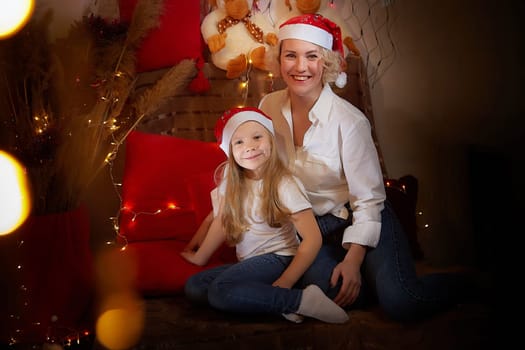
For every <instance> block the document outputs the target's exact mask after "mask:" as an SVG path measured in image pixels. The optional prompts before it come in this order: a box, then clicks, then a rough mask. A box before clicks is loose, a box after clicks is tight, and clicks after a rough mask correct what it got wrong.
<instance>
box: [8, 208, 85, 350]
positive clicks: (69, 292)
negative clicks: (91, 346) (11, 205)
mask: <svg viewBox="0 0 525 350" xmlns="http://www.w3.org/2000/svg"><path fill="white" fill-rule="evenodd" d="M1 238H2V239H1V240H0V254H1V255H2V257H3V258H4V259H5V261H6V262H7V265H6V266H5V267H4V268H6V269H7V270H8V271H7V274H3V276H2V279H3V282H4V283H5V284H6V286H7V287H8V288H9V289H8V290H7V294H8V295H7V298H8V300H9V304H8V307H7V308H8V310H7V311H8V313H5V314H4V313H3V312H2V318H3V317H4V315H8V314H9V315H16V316H18V317H19V319H10V320H8V321H7V324H3V323H2V324H1V325H2V327H0V329H1V332H0V333H1V337H2V339H1V341H5V340H6V339H8V337H9V336H14V338H15V339H17V341H18V342H20V343H43V342H44V341H46V338H47V337H49V338H50V339H54V340H56V341H58V342H60V341H62V340H64V338H65V337H67V336H70V335H71V334H73V335H74V334H75V332H81V331H83V330H84V329H85V328H86V327H87V328H88V329H89V328H91V326H92V325H91V324H90V323H91V321H92V318H91V316H92V315H91V312H92V309H91V308H92V301H93V300H92V298H93V295H94V284H93V257H92V254H91V250H90V244H89V215H88V212H87V209H86V208H85V207H81V208H79V209H76V210H72V211H69V212H64V213H58V214H49V215H42V216H29V218H28V219H27V220H26V222H25V223H24V224H23V225H22V226H21V227H20V228H19V229H18V230H17V231H16V232H14V233H12V234H10V235H9V236H6V237H1ZM18 265H20V266H21V268H20V269H18V268H17V266H18ZM4 273H5V271H4ZM2 289H3V288H2ZM26 303H27V304H26ZM0 311H1V310H0ZM6 320H7V317H6V318H5V319H2V321H6ZM17 329H20V330H22V332H20V333H18V332H16V331H15V330H17Z"/></svg>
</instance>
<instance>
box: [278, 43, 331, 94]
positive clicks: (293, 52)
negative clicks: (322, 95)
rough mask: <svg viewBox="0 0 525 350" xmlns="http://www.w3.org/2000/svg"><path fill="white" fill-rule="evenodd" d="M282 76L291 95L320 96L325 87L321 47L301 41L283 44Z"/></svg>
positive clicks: (280, 58)
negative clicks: (313, 94)
mask: <svg viewBox="0 0 525 350" xmlns="http://www.w3.org/2000/svg"><path fill="white" fill-rule="evenodd" d="M279 60H280V63H281V76H282V78H283V80H284V82H285V83H286V85H287V86H288V89H289V90H290V92H291V93H294V94H296V95H299V96H305V95H310V94H312V93H315V94H316V95H318V94H319V92H320V90H321V89H322V87H323V70H324V68H323V63H324V62H323V58H322V55H321V47H319V46H318V45H316V44H312V43H310V42H307V41H304V40H299V39H285V40H283V41H282V43H281V54H280V57H279Z"/></svg>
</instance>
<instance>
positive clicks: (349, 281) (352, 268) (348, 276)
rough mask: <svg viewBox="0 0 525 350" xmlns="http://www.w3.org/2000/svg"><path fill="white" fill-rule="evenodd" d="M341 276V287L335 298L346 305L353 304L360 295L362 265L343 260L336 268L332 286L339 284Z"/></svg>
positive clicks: (340, 303) (336, 301) (335, 300)
mask: <svg viewBox="0 0 525 350" xmlns="http://www.w3.org/2000/svg"><path fill="white" fill-rule="evenodd" d="M339 278H341V281H342V283H341V289H340V290H339V293H338V294H337V295H336V297H335V298H334V302H335V303H336V304H337V305H339V306H341V307H345V306H348V305H351V304H352V303H353V302H354V301H355V300H356V299H357V297H358V295H359V291H360V290H361V271H360V265H358V264H354V263H352V262H351V261H348V260H343V261H341V262H340V263H339V264H337V266H336V267H335V268H334V271H333V272H332V278H331V279H330V282H331V284H332V286H335V285H336V284H337V281H338V280H339Z"/></svg>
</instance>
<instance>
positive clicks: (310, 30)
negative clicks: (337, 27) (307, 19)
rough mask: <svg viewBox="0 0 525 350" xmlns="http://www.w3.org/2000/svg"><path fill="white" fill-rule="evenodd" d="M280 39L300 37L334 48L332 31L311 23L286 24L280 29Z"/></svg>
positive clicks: (327, 47) (326, 47)
mask: <svg viewBox="0 0 525 350" xmlns="http://www.w3.org/2000/svg"><path fill="white" fill-rule="evenodd" d="M278 36H279V40H284V39H299V40H304V41H308V42H311V43H312V44H317V45H319V46H321V47H324V48H325V49H328V50H332V44H333V40H334V39H333V36H332V33H329V32H327V31H326V30H324V29H321V28H319V27H316V26H314V25H311V24H303V23H294V24H285V25H283V26H281V28H280V29H279V35H278Z"/></svg>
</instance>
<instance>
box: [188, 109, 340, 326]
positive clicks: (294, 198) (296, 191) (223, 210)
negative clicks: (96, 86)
mask: <svg viewBox="0 0 525 350" xmlns="http://www.w3.org/2000/svg"><path fill="white" fill-rule="evenodd" d="M273 132H274V129H273V126H272V121H271V119H270V118H269V117H267V116H266V115H265V114H264V113H263V112H262V111H260V110H258V109H257V108H253V107H245V108H234V109H232V110H229V111H226V112H225V113H224V114H223V115H222V116H221V118H219V120H218V122H217V126H216V132H215V135H216V137H217V141H218V142H219V144H220V147H221V149H222V150H223V151H224V152H225V153H226V154H227V155H228V160H227V162H225V164H223V165H222V166H221V167H219V170H222V171H221V173H222V179H221V182H220V183H219V186H218V188H217V191H218V196H217V197H218V198H217V201H216V202H215V203H216V205H215V206H214V209H217V211H216V213H215V215H214V217H213V220H212V222H211V225H210V226H209V228H208V230H207V233H206V234H205V238H204V239H203V241H202V242H201V244H199V245H198V246H193V247H192V249H187V250H185V251H183V252H182V253H181V255H182V256H183V257H184V258H185V259H186V260H188V261H189V262H191V263H194V264H196V265H205V264H206V263H207V262H208V260H209V258H210V257H211V255H212V254H213V253H214V252H215V250H216V249H217V248H218V247H219V246H220V245H221V244H222V243H223V242H225V241H226V242H227V243H229V244H230V245H235V247H236V253H237V258H238V259H239V262H238V263H236V264H231V265H225V266H221V267H218V268H215V269H212V270H205V271H203V272H200V273H198V274H196V275H194V276H192V277H190V278H189V280H188V281H187V282H186V285H185V292H186V295H187V296H188V297H189V298H190V299H191V300H194V301H203V302H208V303H209V304H210V305H212V306H213V307H215V308H217V309H220V310H224V311H229V312H237V313H274V314H278V315H281V314H282V315H283V316H284V317H285V318H287V319H289V320H291V321H294V322H300V321H302V316H309V317H313V318H316V319H319V320H321V321H325V322H330V323H342V322H345V321H346V320H347V319H348V315H347V313H346V311H344V310H343V309H342V308H340V307H339V306H338V305H337V304H335V303H334V302H333V301H332V300H331V299H329V298H328V297H327V296H326V295H325V294H324V293H323V292H322V291H321V290H320V289H319V287H317V286H315V285H309V286H306V287H305V288H304V290H300V289H293V286H294V285H295V284H296V283H297V282H298V280H299V278H300V277H301V276H302V275H303V273H304V272H305V271H306V269H307V268H308V267H309V266H310V264H311V263H312V262H313V261H314V259H315V257H316V255H317V253H318V251H319V248H320V247H321V241H322V238H321V233H320V232H319V227H318V226H317V224H316V221H315V217H314V214H313V211H312V206H311V204H310V202H309V201H308V198H307V196H306V193H305V191H304V187H303V186H302V184H301V183H300V181H299V180H297V178H295V177H294V176H293V175H292V174H291V172H290V171H289V170H288V168H287V167H286V166H285V165H284V164H283V163H282V161H281V159H280V158H279V156H278V154H277V150H276V149H275V146H274V137H273ZM215 194H217V192H215ZM297 233H299V234H300V235H301V237H302V240H301V241H300V240H299V239H298V237H297ZM298 315H299V316H298Z"/></svg>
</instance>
